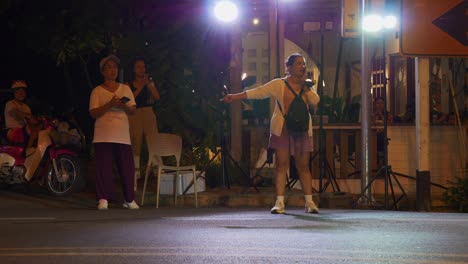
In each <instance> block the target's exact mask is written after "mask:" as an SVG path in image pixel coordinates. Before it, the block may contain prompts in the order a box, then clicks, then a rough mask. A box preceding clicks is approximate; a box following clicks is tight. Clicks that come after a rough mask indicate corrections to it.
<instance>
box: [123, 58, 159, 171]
mask: <svg viewBox="0 0 468 264" xmlns="http://www.w3.org/2000/svg"><path fill="white" fill-rule="evenodd" d="M132 66H133V78H132V80H131V82H130V83H129V85H130V88H131V89H132V92H133V96H134V97H135V101H136V104H137V108H136V113H135V115H133V116H131V117H130V137H131V140H132V149H133V160H134V162H135V178H136V179H138V178H140V156H141V151H142V145H143V137H145V136H146V137H147V136H148V135H151V134H154V133H158V125H157V119H156V114H155V113H154V110H153V105H154V102H155V101H156V100H159V99H160V95H159V91H158V89H157V88H156V85H155V84H154V81H153V80H152V79H151V78H150V77H149V76H148V73H147V72H146V63H145V60H144V59H143V58H140V57H138V58H136V59H135V60H134V61H133V65H132ZM145 167H146V166H145Z"/></svg>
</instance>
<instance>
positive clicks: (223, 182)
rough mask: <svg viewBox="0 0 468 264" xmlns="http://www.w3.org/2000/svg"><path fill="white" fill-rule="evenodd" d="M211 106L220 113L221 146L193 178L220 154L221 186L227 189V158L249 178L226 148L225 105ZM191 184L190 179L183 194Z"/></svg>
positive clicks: (198, 175)
mask: <svg viewBox="0 0 468 264" xmlns="http://www.w3.org/2000/svg"><path fill="white" fill-rule="evenodd" d="M212 108H213V109H214V110H215V111H217V113H220V116H221V122H220V128H219V131H220V137H221V142H220V145H221V148H220V149H217V151H216V154H215V155H213V157H212V158H211V159H210V160H209V161H208V163H207V164H206V165H205V166H204V167H203V169H202V170H201V171H200V172H199V173H198V174H197V176H196V177H195V178H196V179H197V180H198V178H200V177H204V176H203V173H204V172H205V171H206V170H207V169H208V168H209V167H210V166H211V164H212V163H213V161H215V160H216V158H217V157H218V155H221V170H222V178H221V186H222V187H227V188H228V189H230V188H231V179H230V177H229V175H228V172H227V166H226V160H227V159H229V160H230V161H231V163H232V164H234V166H235V167H237V168H238V169H239V171H240V172H241V173H242V175H243V176H244V177H245V178H250V177H249V176H248V175H247V173H246V172H245V171H244V170H243V169H242V167H241V166H240V165H239V163H238V162H237V161H236V160H235V159H234V158H233V157H232V156H231V154H230V153H229V151H228V149H227V146H226V141H227V139H226V133H225V130H226V119H228V116H227V107H226V106H225V105H223V106H222V111H218V110H217V109H216V108H215V107H212ZM193 184H194V182H193V180H192V181H191V182H190V184H188V185H187V187H186V188H185V190H184V192H183V194H185V193H186V192H187V191H188V190H189V189H190V187H192V185H193ZM250 185H251V183H250V180H249V186H250ZM253 187H254V188H255V190H256V191H257V192H258V189H257V187H256V186H255V185H253Z"/></svg>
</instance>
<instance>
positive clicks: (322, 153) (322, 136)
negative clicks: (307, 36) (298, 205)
mask: <svg viewBox="0 0 468 264" xmlns="http://www.w3.org/2000/svg"><path fill="white" fill-rule="evenodd" d="M323 46H324V45H323V30H321V31H320V75H319V83H318V88H319V91H318V92H319V97H320V98H323V74H324V72H323V64H324V63H323V61H324V59H323V53H324V52H323ZM324 143H325V131H324V130H323V111H320V121H319V141H318V145H319V164H320V165H319V172H320V173H319V192H320V193H322V192H323V177H324V176H325V149H324Z"/></svg>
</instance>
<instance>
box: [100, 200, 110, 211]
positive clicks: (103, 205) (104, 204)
mask: <svg viewBox="0 0 468 264" xmlns="http://www.w3.org/2000/svg"><path fill="white" fill-rule="evenodd" d="M97 209H98V210H107V209H109V208H108V203H107V200H106V199H99V204H98V206H97Z"/></svg>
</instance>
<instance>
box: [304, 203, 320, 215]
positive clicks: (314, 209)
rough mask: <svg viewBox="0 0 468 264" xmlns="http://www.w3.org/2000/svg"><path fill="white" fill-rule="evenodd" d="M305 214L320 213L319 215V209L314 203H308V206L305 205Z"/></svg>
mask: <svg viewBox="0 0 468 264" xmlns="http://www.w3.org/2000/svg"><path fill="white" fill-rule="evenodd" d="M305 212H306V213H309V214H318V213H319V209H318V207H317V206H316V205H315V203H314V201H308V202H306V204H305Z"/></svg>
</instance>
